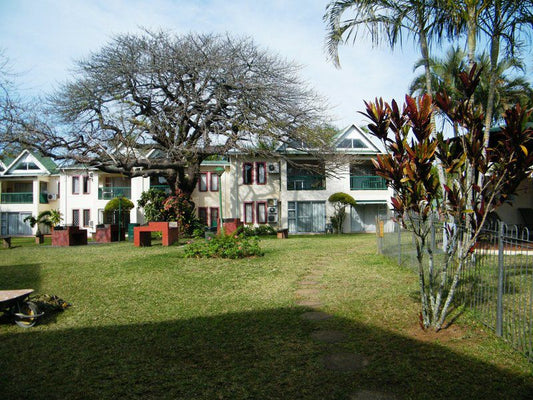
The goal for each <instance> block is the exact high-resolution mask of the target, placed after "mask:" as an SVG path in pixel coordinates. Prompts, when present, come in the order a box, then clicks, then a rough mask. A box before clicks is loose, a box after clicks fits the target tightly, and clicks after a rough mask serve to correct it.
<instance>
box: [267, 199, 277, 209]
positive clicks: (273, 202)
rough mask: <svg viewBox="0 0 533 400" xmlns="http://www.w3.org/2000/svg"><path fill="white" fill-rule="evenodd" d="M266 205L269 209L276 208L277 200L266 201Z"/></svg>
mask: <svg viewBox="0 0 533 400" xmlns="http://www.w3.org/2000/svg"><path fill="white" fill-rule="evenodd" d="M267 205H268V206H269V207H277V206H278V199H268V200H267Z"/></svg>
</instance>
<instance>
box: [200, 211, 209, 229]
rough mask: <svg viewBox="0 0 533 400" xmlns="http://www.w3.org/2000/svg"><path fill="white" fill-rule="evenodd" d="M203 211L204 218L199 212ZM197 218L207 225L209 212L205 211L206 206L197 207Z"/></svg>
mask: <svg viewBox="0 0 533 400" xmlns="http://www.w3.org/2000/svg"><path fill="white" fill-rule="evenodd" d="M202 212H204V213H205V214H204V216H205V219H203V218H202V216H201V213H202ZM198 219H199V220H200V221H202V222H203V223H205V225H206V226H209V214H208V212H207V207H198Z"/></svg>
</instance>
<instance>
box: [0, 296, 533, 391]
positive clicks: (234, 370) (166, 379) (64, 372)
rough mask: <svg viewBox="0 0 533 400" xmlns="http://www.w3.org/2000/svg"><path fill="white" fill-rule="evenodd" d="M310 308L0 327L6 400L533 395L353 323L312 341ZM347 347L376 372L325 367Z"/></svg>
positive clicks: (489, 369) (523, 380)
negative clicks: (337, 340) (335, 337)
mask: <svg viewBox="0 0 533 400" xmlns="http://www.w3.org/2000/svg"><path fill="white" fill-rule="evenodd" d="M127 309H128V307H127V305H125V307H124V312H127ZM304 310H305V309H304V308H281V309H272V310H262V311H254V312H244V313H228V314H224V315H216V316H211V317H202V318H192V319H184V320H175V321H168V322H158V323H150V324H136V325H127V326H104V327H87V328H80V329H68V330H63V331H56V330H54V331H52V330H51V329H50V327H47V326H41V327H37V328H34V329H32V330H26V331H22V330H15V329H3V327H0V335H1V336H2V346H0V382H2V384H1V385H0V398H5V399H8V398H31V399H40V398H47V399H50V398H58V399H72V398H139V399H141V398H142V399H147V398H158V399H159V398H168V399H342V398H350V395H351V394H352V393H354V392H356V391H357V390H359V389H367V390H379V391H382V392H388V393H392V394H394V395H395V396H396V397H397V398H398V399H403V398H405V399H408V398H413V399H447V400H449V399H496V398H497V399H506V398H507V399H527V398H531V397H530V396H531V395H532V394H533V386H532V381H531V377H526V376H518V375H514V374H511V373H509V372H508V371H504V370H501V369H498V368H496V367H495V366H493V365H489V364H486V363H483V362H480V361H479V360H476V359H474V358H469V357H465V356H464V355H460V354H456V353H454V352H452V351H450V350H449V349H447V348H444V347H442V346H440V345H438V344H432V343H424V342H419V341H416V340H412V339H410V338H406V337H403V336H400V335H397V334H395V333H391V332H388V331H385V330H382V329H379V328H375V327H370V326H366V325H362V324H359V323H355V322H353V321H350V320H342V319H335V320H334V321H331V320H330V321H328V323H329V322H331V323H335V324H336V326H337V327H342V329H343V330H344V331H345V332H347V333H348V334H349V337H350V338H351V339H348V341H347V342H346V343H344V344H335V345H332V344H322V343H319V342H316V341H314V340H312V339H311V337H310V334H311V332H313V331H314V330H315V329H316V328H317V327H319V326H320V323H317V322H312V321H303V320H301V319H300V315H301V313H302V311H304ZM67 312H68V311H67ZM154 313H157V309H154ZM109 322H110V323H111V322H112V321H109ZM60 323H61V321H60V318H59V321H58V325H59V324H60ZM55 326H57V325H55ZM2 329H3V330H2ZM342 349H344V351H347V349H349V350H350V351H357V353H359V354H361V355H363V356H364V357H365V358H366V359H367V360H368V365H367V366H366V367H365V368H363V369H361V370H359V371H355V372H338V371H331V370H327V369H325V368H324V366H323V364H322V358H321V357H322V356H323V355H325V354H327V353H328V352H332V351H338V350H342Z"/></svg>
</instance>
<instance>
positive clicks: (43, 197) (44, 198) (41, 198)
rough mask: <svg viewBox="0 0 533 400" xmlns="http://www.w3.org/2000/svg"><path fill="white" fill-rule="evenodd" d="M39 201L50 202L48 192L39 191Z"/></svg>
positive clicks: (42, 202)
mask: <svg viewBox="0 0 533 400" xmlns="http://www.w3.org/2000/svg"><path fill="white" fill-rule="evenodd" d="M39 203H41V204H48V193H39Z"/></svg>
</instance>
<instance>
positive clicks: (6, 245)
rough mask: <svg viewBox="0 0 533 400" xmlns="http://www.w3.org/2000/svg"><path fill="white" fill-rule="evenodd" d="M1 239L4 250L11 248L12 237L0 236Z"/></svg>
mask: <svg viewBox="0 0 533 400" xmlns="http://www.w3.org/2000/svg"><path fill="white" fill-rule="evenodd" d="M0 239H2V247H3V248H4V249H10V248H11V236H0Z"/></svg>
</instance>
